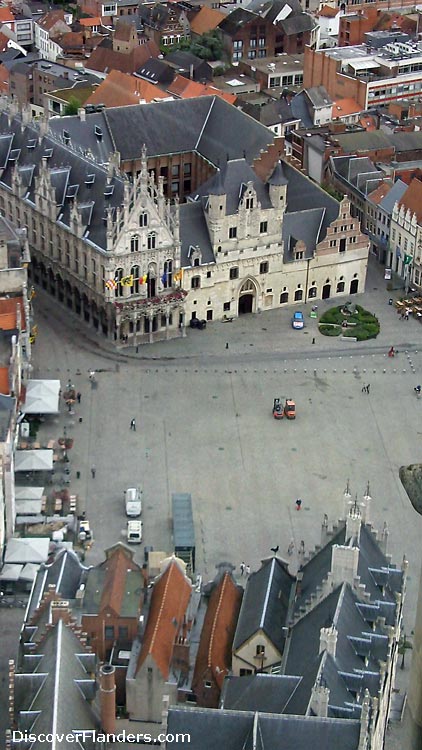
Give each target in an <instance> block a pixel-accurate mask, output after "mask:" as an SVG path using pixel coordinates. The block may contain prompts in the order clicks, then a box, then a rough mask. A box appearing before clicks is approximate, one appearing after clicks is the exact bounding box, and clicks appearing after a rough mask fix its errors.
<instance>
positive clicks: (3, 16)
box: [0, 6, 15, 23]
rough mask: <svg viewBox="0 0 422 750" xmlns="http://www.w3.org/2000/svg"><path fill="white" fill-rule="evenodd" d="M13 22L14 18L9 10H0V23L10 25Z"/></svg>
mask: <svg viewBox="0 0 422 750" xmlns="http://www.w3.org/2000/svg"><path fill="white" fill-rule="evenodd" d="M14 20H15V16H14V15H13V13H12V12H11V10H10V8H7V7H4V6H3V7H2V8H0V23H12V22H13V21H14Z"/></svg>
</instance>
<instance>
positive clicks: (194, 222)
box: [180, 202, 215, 268]
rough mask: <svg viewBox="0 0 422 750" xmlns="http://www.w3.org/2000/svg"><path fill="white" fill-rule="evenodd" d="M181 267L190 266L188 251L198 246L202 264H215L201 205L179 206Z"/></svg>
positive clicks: (183, 204)
mask: <svg viewBox="0 0 422 750" xmlns="http://www.w3.org/2000/svg"><path fill="white" fill-rule="evenodd" d="M180 242H181V245H182V247H181V266H182V268H186V267H187V266H189V267H190V266H191V262H190V260H189V249H190V248H191V247H196V246H198V247H199V248H200V249H201V253H202V263H215V256H214V251H213V249H212V245H211V241H210V236H209V233H208V227H207V222H206V220H205V216H204V212H203V208H202V205H201V203H199V202H198V203H182V204H181V205H180Z"/></svg>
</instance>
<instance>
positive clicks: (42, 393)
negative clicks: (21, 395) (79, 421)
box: [21, 380, 60, 414]
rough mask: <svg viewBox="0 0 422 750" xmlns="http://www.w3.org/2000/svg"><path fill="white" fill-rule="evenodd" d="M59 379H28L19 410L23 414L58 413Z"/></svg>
mask: <svg viewBox="0 0 422 750" xmlns="http://www.w3.org/2000/svg"><path fill="white" fill-rule="evenodd" d="M59 391H60V380H28V382H27V384H26V398H25V403H24V404H23V405H22V407H21V410H22V411H23V412H24V413H25V414H58V413H59Z"/></svg>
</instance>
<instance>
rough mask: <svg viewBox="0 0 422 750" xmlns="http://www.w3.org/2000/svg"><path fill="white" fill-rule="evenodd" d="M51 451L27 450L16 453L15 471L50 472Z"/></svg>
mask: <svg viewBox="0 0 422 750" xmlns="http://www.w3.org/2000/svg"><path fill="white" fill-rule="evenodd" d="M52 469H53V451H52V450H49V449H47V448H46V449H45V450H29V451H16V453H15V471H52Z"/></svg>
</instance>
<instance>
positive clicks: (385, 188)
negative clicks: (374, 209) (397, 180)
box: [367, 182, 393, 205]
mask: <svg viewBox="0 0 422 750" xmlns="http://www.w3.org/2000/svg"><path fill="white" fill-rule="evenodd" d="M392 187H393V185H392V184H391V182H382V183H381V185H378V187H377V188H376V189H375V190H373V191H372V193H369V194H368V196H367V198H368V200H370V201H372V203H376V204H377V205H378V203H379V202H380V201H382V199H383V198H385V196H386V195H388V193H389V192H390V190H391V188H392Z"/></svg>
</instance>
